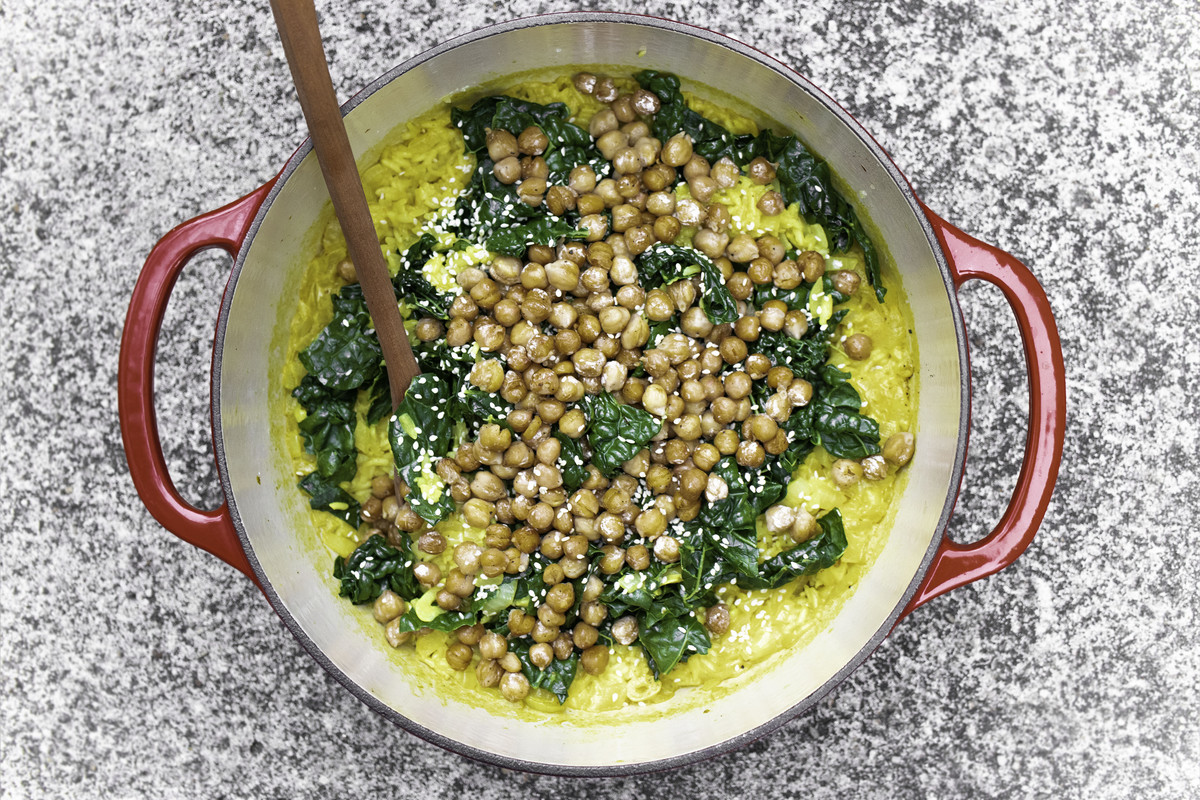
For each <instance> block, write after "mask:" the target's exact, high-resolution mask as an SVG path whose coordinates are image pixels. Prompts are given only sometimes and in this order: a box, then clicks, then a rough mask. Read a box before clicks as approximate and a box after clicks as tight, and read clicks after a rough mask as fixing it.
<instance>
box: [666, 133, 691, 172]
mask: <svg viewBox="0 0 1200 800" xmlns="http://www.w3.org/2000/svg"><path fill="white" fill-rule="evenodd" d="M661 157H662V162H663V163H664V164H666V165H667V166H671V167H682V166H684V165H685V164H687V163H688V162H689V161H691V159H692V140H691V137H690V136H688V135H687V134H686V133H677V134H675V135H674V136H672V137H671V138H670V139H668V140H667V141H666V144H664V145H663V149H662V156H661Z"/></svg>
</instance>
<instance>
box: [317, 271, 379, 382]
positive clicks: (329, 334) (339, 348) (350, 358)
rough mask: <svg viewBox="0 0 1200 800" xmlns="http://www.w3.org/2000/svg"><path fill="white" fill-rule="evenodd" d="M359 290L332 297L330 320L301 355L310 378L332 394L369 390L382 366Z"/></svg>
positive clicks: (352, 287) (351, 288)
mask: <svg viewBox="0 0 1200 800" xmlns="http://www.w3.org/2000/svg"><path fill="white" fill-rule="evenodd" d="M374 330H375V327H374V325H373V324H372V323H371V315H370V314H369V313H368V312H367V302H366V300H365V299H364V298H363V293H362V287H361V286H359V285H358V284H353V285H350V286H345V287H343V288H342V290H341V291H340V292H338V293H337V294H335V295H334V296H333V320H332V321H331V322H330V323H329V325H327V326H326V327H325V329H324V330H322V331H321V332H320V333H319V334H317V338H316V339H314V340H313V341H312V343H311V344H310V345H309V346H308V347H306V348H305V349H304V350H302V351H300V363H301V364H303V365H304V368H305V369H307V370H308V374H309V376H311V377H312V378H313V380H315V381H316V382H317V383H319V384H321V385H322V386H324V387H326V388H327V389H329V390H331V391H349V390H352V389H360V388H362V387H364V386H369V385H370V384H371V383H372V382H373V381H374V380H375V378H377V377H378V376H379V372H380V370H381V369H382V366H383V351H382V350H380V349H379V339H377V338H376V337H375V335H374Z"/></svg>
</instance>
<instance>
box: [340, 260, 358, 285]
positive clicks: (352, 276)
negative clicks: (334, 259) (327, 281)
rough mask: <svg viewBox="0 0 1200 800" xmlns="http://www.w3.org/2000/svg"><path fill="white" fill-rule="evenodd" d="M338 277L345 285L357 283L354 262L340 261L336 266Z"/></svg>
mask: <svg viewBox="0 0 1200 800" xmlns="http://www.w3.org/2000/svg"><path fill="white" fill-rule="evenodd" d="M337 273H338V277H339V278H341V279H342V280H344V281H345V282H346V283H358V273H357V272H356V271H355V269H354V262H353V261H351V260H350V259H348V258H345V259H342V260H341V261H340V262H339V263H338V265H337Z"/></svg>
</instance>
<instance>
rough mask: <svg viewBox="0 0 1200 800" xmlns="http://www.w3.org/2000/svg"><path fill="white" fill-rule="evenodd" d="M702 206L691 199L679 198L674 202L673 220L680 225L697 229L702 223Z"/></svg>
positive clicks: (703, 211)
mask: <svg viewBox="0 0 1200 800" xmlns="http://www.w3.org/2000/svg"><path fill="white" fill-rule="evenodd" d="M705 214H706V212H705V209H704V206H703V205H701V204H700V203H699V202H698V201H697V200H695V199H694V198H691V197H681V198H679V199H678V200H677V201H676V202H675V218H676V219H678V220H679V223H680V224H681V225H686V226H688V227H690V228H697V227H699V226H700V225H702V224H703V223H704V217H705Z"/></svg>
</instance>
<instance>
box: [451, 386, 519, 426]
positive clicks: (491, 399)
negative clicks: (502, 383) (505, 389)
mask: <svg viewBox="0 0 1200 800" xmlns="http://www.w3.org/2000/svg"><path fill="white" fill-rule="evenodd" d="M465 386H466V384H464V387H465ZM462 398H463V401H464V404H465V406H466V408H465V411H466V417H465V419H466V421H467V423H468V425H470V426H471V427H472V428H479V427H480V426H482V425H486V424H487V423H490V422H494V423H496V424H499V425H504V426H505V427H507V426H508V414H509V412H510V411H512V410H513V404H512V403H510V402H508V401H507V400H505V399H504V398H503V397H501V396H500V395H498V394H495V393H493V392H487V391H484V390H483V389H475V388H470V389H468V388H463V389H462Z"/></svg>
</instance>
